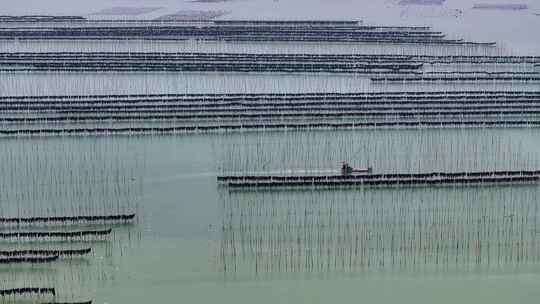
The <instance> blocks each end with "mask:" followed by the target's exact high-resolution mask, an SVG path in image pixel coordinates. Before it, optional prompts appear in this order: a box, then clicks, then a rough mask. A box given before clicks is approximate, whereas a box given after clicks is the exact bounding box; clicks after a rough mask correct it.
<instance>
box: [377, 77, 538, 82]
mask: <svg viewBox="0 0 540 304" xmlns="http://www.w3.org/2000/svg"><path fill="white" fill-rule="evenodd" d="M371 81H373V82H419V81H424V82H434V81H540V77H486V76H477V77H472V76H471V77H415V78H393V77H387V78H379V77H375V78H371Z"/></svg>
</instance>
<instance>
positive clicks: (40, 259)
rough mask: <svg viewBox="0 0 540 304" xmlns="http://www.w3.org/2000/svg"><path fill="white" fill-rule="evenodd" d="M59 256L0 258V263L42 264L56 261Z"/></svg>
mask: <svg viewBox="0 0 540 304" xmlns="http://www.w3.org/2000/svg"><path fill="white" fill-rule="evenodd" d="M58 259H59V256H58V255H53V256H44V257H10V258H0V264H3V265H5V264H26V263H30V264H44V263H52V262H56V261H58Z"/></svg>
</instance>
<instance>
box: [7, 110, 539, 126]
mask: <svg viewBox="0 0 540 304" xmlns="http://www.w3.org/2000/svg"><path fill="white" fill-rule="evenodd" d="M539 114H540V110H507V111H504V110H493V111H475V110H473V111H449V110H444V111H443V110H441V111H438V110H434V111H409V112H405V111H379V112H375V111H373V112H366V111H350V112H332V113H324V112H322V113H317V112H310V111H306V112H297V113H266V112H265V113H239V114H236V113H235V114H227V113H224V114H221V113H218V114H178V115H175V114H170V115H169V114H167V115H166V114H163V115H158V114H154V115H152V114H150V115H111V114H101V115H100V114H94V115H85V116H83V115H73V116H44V117H0V123H4V124H21V123H32V124H33V123H59V122H100V121H163V120H184V121H190V120H217V121H219V120H228V119H283V118H345V117H347V118H375V117H429V116H435V117H446V116H495V115H498V116H508V115H510V116H512V115H529V116H531V115H539Z"/></svg>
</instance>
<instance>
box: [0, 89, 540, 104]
mask: <svg viewBox="0 0 540 304" xmlns="http://www.w3.org/2000/svg"><path fill="white" fill-rule="evenodd" d="M494 95H495V96H494ZM522 95H525V97H530V96H535V97H538V96H540V92H539V91H493V90H486V91H418V92H415V91H409V92H407V91H401V92H348V93H337V92H313V93H311V92H310V93H222V94H212V93H200V94H110V95H36V96H28V95H22V96H0V100H26V99H31V100H32V102H35V100H41V99H58V100H62V99H73V100H70V101H69V102H70V103H71V102H76V101H77V99H89V100H91V99H104V100H106V99H115V100H116V99H141V98H142V99H145V100H147V99H149V98H159V99H157V100H156V101H163V100H166V99H165V98H167V99H168V98H182V99H189V100H193V99H195V100H194V101H205V100H211V101H212V100H231V99H233V100H243V99H245V100H258V99H270V100H288V99H299V100H302V99H310V100H311V99H332V98H339V99H341V98H364V99H391V98H397V99H400V100H401V99H406V98H410V99H414V100H416V99H421V98H448V99H450V98H485V97H489V98H499V97H505V98H507V97H514V96H518V97H519V96H522ZM176 100H178V99H174V101H176ZM143 101H144V100H143ZM83 102H86V101H83Z"/></svg>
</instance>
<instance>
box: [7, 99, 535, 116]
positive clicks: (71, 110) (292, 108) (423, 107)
mask: <svg viewBox="0 0 540 304" xmlns="http://www.w3.org/2000/svg"><path fill="white" fill-rule="evenodd" d="M530 102H532V103H533V104H532V105H531V104H525V105H524V104H522V103H523V102H522V101H520V102H513V103H511V104H504V102H490V103H489V104H478V103H472V102H471V103H467V104H465V105H448V104H445V103H436V104H426V103H419V104H420V106H407V105H406V104H399V103H392V104H390V105H384V104H383V105H379V104H367V105H366V104H365V103H363V104H356V103H348V104H347V103H340V104H334V106H330V105H323V106H320V105H318V104H315V105H313V104H307V105H306V104H292V105H291V104H285V105H284V104H262V105H261V104H259V105H257V106H255V107H254V106H253V105H247V106H245V105H237V104H229V105H216V106H210V107H206V106H195V105H191V106H189V105H188V106H186V105H127V106H126V105H116V106H103V107H99V106H86V107H73V106H56V107H53V106H47V107H2V106H1V105H0V115H2V114H3V113H1V112H2V111H9V112H10V113H13V112H18V111H20V114H29V113H28V111H32V113H31V114H38V113H39V114H50V113H58V114H70V115H72V114H88V113H91V114H97V113H100V114H111V113H112V114H146V115H148V114H193V113H195V114H202V113H248V114H249V113H252V114H261V115H264V113H291V112H292V113H294V112H301V113H299V115H302V113H315V114H316V113H320V112H340V113H348V112H350V111H363V112H365V113H366V114H369V113H371V112H376V111H387V112H389V113H388V114H394V113H396V115H399V113H402V112H404V111H419V113H420V114H421V113H422V112H423V111H443V110H444V111H489V110H504V111H505V113H506V111H517V110H521V111H530V110H540V99H538V100H531V101H530ZM518 103H519V104H518ZM413 113H416V112H413ZM429 113H431V112H429Z"/></svg>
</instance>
